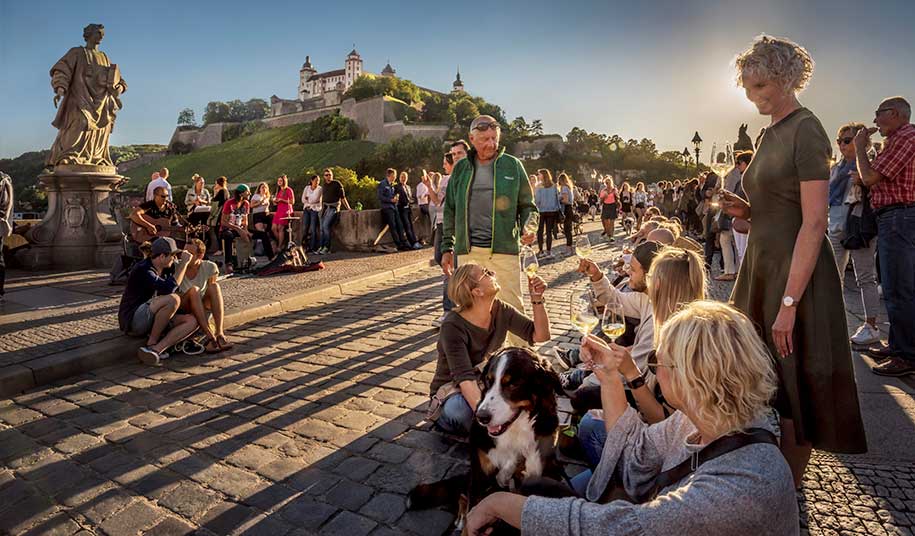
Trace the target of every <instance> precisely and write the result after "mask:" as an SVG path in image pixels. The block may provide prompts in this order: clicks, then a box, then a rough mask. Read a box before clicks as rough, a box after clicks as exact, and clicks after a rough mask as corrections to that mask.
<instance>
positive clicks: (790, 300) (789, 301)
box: [782, 296, 794, 307]
mask: <svg viewBox="0 0 915 536" xmlns="http://www.w3.org/2000/svg"><path fill="white" fill-rule="evenodd" d="M782 303H783V304H785V307H791V306H792V305H794V298H792V297H791V296H785V297H784V298H782Z"/></svg>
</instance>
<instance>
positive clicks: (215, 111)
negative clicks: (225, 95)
mask: <svg viewBox="0 0 915 536" xmlns="http://www.w3.org/2000/svg"><path fill="white" fill-rule="evenodd" d="M229 120H230V119H229V105H228V104H226V103H224V102H219V101H211V102H208V103H207V107H206V109H204V111H203V124H204V125H209V124H210V123H224V122H226V121H229Z"/></svg>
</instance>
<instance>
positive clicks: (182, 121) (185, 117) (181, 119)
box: [178, 108, 197, 127]
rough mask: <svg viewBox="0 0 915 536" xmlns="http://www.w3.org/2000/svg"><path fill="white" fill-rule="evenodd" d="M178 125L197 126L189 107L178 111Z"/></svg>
mask: <svg viewBox="0 0 915 536" xmlns="http://www.w3.org/2000/svg"><path fill="white" fill-rule="evenodd" d="M178 126H181V127H195V126H197V119H196V118H195V117H194V110H192V109H191V108H185V109H183V110H181V111H180V112H178Z"/></svg>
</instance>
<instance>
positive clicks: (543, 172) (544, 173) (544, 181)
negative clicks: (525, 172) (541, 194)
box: [537, 169, 553, 188]
mask: <svg viewBox="0 0 915 536" xmlns="http://www.w3.org/2000/svg"><path fill="white" fill-rule="evenodd" d="M537 174H538V175H540V187H541V188H552V186H553V174H552V173H550V170H548V169H538V170H537Z"/></svg>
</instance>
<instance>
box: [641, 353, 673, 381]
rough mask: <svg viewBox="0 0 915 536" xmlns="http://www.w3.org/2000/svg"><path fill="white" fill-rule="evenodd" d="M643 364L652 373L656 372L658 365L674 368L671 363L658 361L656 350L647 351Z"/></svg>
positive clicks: (655, 373)
mask: <svg viewBox="0 0 915 536" xmlns="http://www.w3.org/2000/svg"><path fill="white" fill-rule="evenodd" d="M645 366H646V367H648V370H650V371H651V373H652V374H654V375H657V374H658V367H667V368H676V367H674V366H673V365H668V364H665V363H658V352H657V350H652V351H650V352H648V359H647V360H646V362H645Z"/></svg>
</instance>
